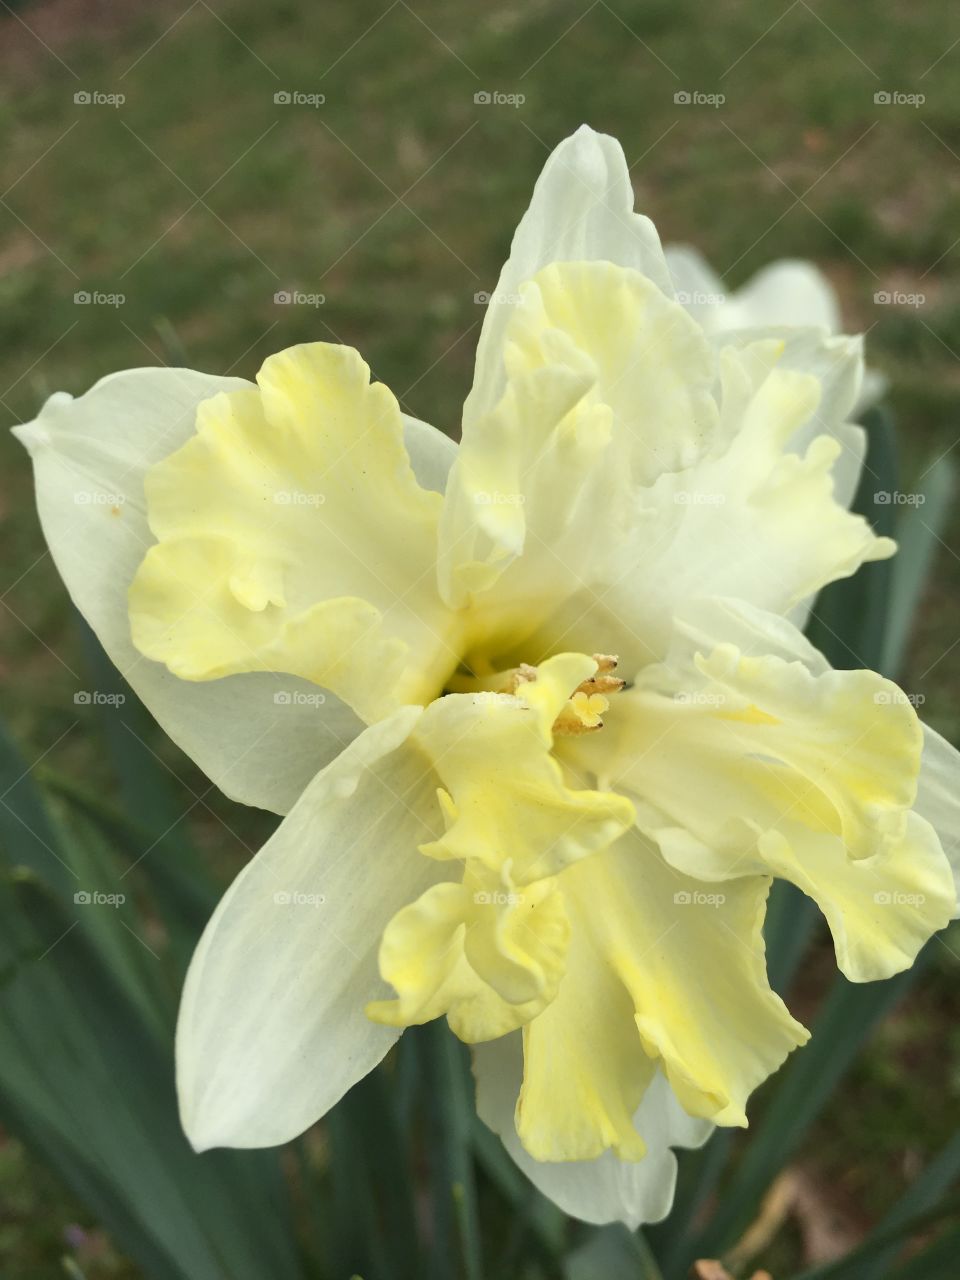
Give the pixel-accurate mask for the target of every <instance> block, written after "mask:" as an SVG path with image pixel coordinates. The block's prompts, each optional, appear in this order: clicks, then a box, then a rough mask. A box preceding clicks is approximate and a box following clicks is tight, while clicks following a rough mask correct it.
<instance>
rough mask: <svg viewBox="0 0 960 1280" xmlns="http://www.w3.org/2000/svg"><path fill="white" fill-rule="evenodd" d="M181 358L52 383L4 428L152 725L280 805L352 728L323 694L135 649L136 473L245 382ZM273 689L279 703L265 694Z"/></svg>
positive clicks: (51, 536) (139, 489) (78, 589)
mask: <svg viewBox="0 0 960 1280" xmlns="http://www.w3.org/2000/svg"><path fill="white" fill-rule="evenodd" d="M246 385H247V384H246V383H244V382H243V381H242V380H241V379H239V378H217V377H213V376H212V375H208V374H203V373H195V372H193V371H191V370H188V369H130V370H127V371H126V372H124V373H116V374H113V375H111V376H110V377H108V378H104V379H103V380H102V381H100V382H98V383H97V384H96V386H94V387H93V388H92V389H91V390H90V391H88V392H87V393H86V395H83V396H81V397H79V398H78V399H76V400H74V399H73V398H72V397H71V396H67V395H65V394H63V393H58V394H56V395H54V396H51V398H50V399H49V400H48V401H47V403H46V404H45V405H44V407H43V409H42V410H41V412H40V416H39V417H38V418H37V419H36V421H34V422H32V423H29V424H28V425H26V426H24V427H20V428H18V429H17V430H16V434H17V436H18V437H19V438H20V440H21V441H22V442H23V444H24V445H25V446H26V447H27V449H28V450H29V451H30V453H31V455H32V457H33V465H34V472H35V479H36V490H37V507H38V510H39V513H40V520H41V523H42V525H43V531H44V534H45V536H46V539H47V545H48V546H49V548H50V553H51V555H52V556H53V560H54V563H55V564H56V566H57V569H58V570H59V572H60V576H61V577H62V578H63V580H64V582H65V583H66V586H67V589H68V591H69V592H70V595H71V597H72V599H73V602H74V604H75V605H76V606H77V608H78V609H79V610H80V612H81V613H82V614H83V616H84V617H85V618H86V620H87V622H88V623H89V624H90V626H91V627H92V628H93V630H94V631H95V632H96V634H97V636H98V638H99V640H100V643H101V644H102V645H103V647H104V649H106V651H107V653H108V655H109V656H110V658H111V660H112V661H113V662H114V663H115V664H116V666H117V667H118V668H119V669H120V672H121V673H122V674H123V675H124V676H125V677H126V679H127V680H128V681H129V682H130V684H131V685H132V686H133V688H134V690H135V691H136V693H137V694H138V695H139V697H140V698H142V699H143V701H144V702H145V703H146V705H147V707H148V709H149V710H150V711H151V712H152V714H153V715H154V716H155V717H156V718H157V720H158V721H159V722H160V724H161V726H162V727H163V728H164V729H165V730H166V732H167V733H168V734H169V735H170V737H171V738H173V740H174V742H176V743H177V744H178V746H180V747H181V748H182V749H183V750H184V751H185V752H186V753H187V755H189V756H191V757H192V758H193V759H194V760H195V761H196V763H197V764H198V765H199V766H200V768H201V769H203V771H204V772H205V773H206V774H207V776H208V777H209V778H211V779H212V781H213V782H215V783H216V784H217V786H218V787H220V789H221V790H222V791H224V792H226V794H227V795H229V796H231V797H232V798H234V799H236V800H240V801H242V802H243V803H245V804H253V805H259V806H260V807H262V808H265V809H273V810H274V811H276V812H278V813H284V812H286V810H287V809H288V808H289V807H290V806H291V805H292V804H293V803H294V801H295V800H296V798H297V796H298V795H299V794H300V792H301V791H302V790H303V788H304V787H305V786H306V784H307V783H308V782H309V781H310V779H311V778H312V777H313V775H314V774H315V773H316V772H317V770H318V769H319V768H321V767H322V766H323V765H324V764H325V763H326V762H327V761H328V760H330V759H332V758H333V757H334V756H335V755H336V754H337V752H338V751H340V750H341V749H342V748H343V747H344V746H346V744H347V743H348V742H349V741H350V740H351V739H352V738H353V737H354V736H355V735H356V733H358V732H359V730H360V728H361V724H360V721H359V720H358V719H357V717H356V716H355V715H354V714H353V712H352V711H350V710H349V709H348V708H347V707H345V706H343V704H342V703H340V702H338V700H337V699H336V698H334V697H333V696H331V695H326V696H325V700H324V701H323V702H322V703H318V701H317V689H316V687H315V686H314V685H311V684H308V683H307V682H306V681H303V680H298V679H295V678H293V677H290V676H282V677H278V676H274V675H271V674H255V675H240V676H230V677H228V678H227V679H224V680H216V681H211V682H209V683H206V684H196V683H189V684H188V683H186V682H185V681H182V680H179V679H177V677H176V676H173V675H171V673H170V672H169V671H168V670H167V669H166V668H165V667H164V666H162V665H160V664H159V663H156V662H151V661H150V660H149V659H147V658H144V657H143V656H142V655H141V654H140V653H138V652H137V651H136V649H134V647H133V643H132V641H131V639H130V624H129V620H128V617H127V588H128V586H129V585H130V582H131V580H132V579H133V576H134V573H135V572H136V569H137V567H138V565H139V564H140V561H141V560H142V559H143V556H144V554H145V553H146V551H147V548H148V547H149V546H150V545H151V543H152V542H153V537H152V535H151V533H150V530H149V528H148V526H147V520H146V513H145V502H144V496H143V477H144V472H145V471H146V469H147V468H148V467H150V466H151V465H152V464H153V463H155V462H157V461H159V460H160V459H161V458H163V457H165V456H166V455H167V454H169V453H172V452H173V451H174V450H175V449H177V448H179V446H180V445H182V444H183V442H184V441H185V440H186V439H187V438H188V437H189V436H190V434H191V433H192V431H193V427H194V418H195V414H196V407H197V405H198V404H199V402H200V401H201V400H205V399H207V398H209V397H210V396H213V395H216V394H217V393H218V392H220V391H233V390H237V389H239V388H241V387H244V386H246ZM278 697H279V698H280V701H279V702H278V701H277V700H276V699H277V698H278Z"/></svg>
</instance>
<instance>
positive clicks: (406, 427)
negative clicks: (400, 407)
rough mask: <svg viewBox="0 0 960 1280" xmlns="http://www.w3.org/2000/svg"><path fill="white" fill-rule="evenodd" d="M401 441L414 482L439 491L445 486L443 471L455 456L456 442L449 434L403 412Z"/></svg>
mask: <svg viewBox="0 0 960 1280" xmlns="http://www.w3.org/2000/svg"><path fill="white" fill-rule="evenodd" d="M403 443H404V445H405V446H406V450H407V453H408V454H409V455H410V465H411V466H412V467H413V474H414V475H415V476H416V477H417V483H418V484H422V485H423V487H424V488H425V489H436V491H437V493H443V492H444V490H445V489H446V487H447V472H448V471H449V470H450V468H451V467H452V466H453V463H454V460H455V459H456V456H457V444H456V441H455V440H451V439H450V437H449V436H447V435H444V433H443V432H442V431H438V430H437V428H436V427H431V426H430V424H429V423H427V422H421V421H420V419H419V418H411V417H410V415H409V414H406V413H405V414H404V415H403Z"/></svg>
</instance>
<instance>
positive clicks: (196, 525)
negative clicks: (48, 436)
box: [129, 343, 461, 719]
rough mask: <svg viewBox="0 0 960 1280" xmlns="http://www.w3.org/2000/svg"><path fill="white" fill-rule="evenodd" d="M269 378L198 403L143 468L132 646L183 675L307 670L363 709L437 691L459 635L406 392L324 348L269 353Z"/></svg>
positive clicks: (436, 502)
mask: <svg viewBox="0 0 960 1280" xmlns="http://www.w3.org/2000/svg"><path fill="white" fill-rule="evenodd" d="M258 383H259V386H258V387H257V388H253V387H251V388H247V389H244V390H240V391H235V392H230V393H227V394H222V395H218V396H215V397H214V398H213V399H212V400H208V401H205V402H204V403H203V404H201V406H200V408H199V411H198V415H197V431H196V434H195V435H194V436H192V437H191V439H190V440H188V442H187V443H186V444H185V445H183V446H182V447H181V448H180V449H178V450H177V451H176V452H175V453H173V454H172V455H170V456H169V457H167V458H165V459H164V460H163V461H161V462H159V463H157V464H156V465H155V466H154V467H153V468H152V469H151V471H150V472H149V473H148V475H147V479H146V493H147V500H148V514H149V520H150V527H151V529H152V531H153V533H154V535H155V536H156V537H157V539H158V541H157V543H156V545H155V546H153V547H152V548H151V549H150V551H149V552H148V553H147V556H146V558H145V560H144V561H143V564H142V565H141V567H140V569H139V571H138V573H137V575H136V578H135V579H134V582H133V584H132V586H131V588H130V597H129V600H130V622H131V628H132V632H133V638H134V643H135V644H136V645H137V647H138V648H139V649H140V651H141V652H142V653H144V654H145V655H146V656H147V657H150V658H153V659H155V660H156V661H159V662H163V663H165V664H166V665H167V666H168V667H169V668H170V670H171V671H172V672H173V673H174V674H175V675H177V676H180V677H181V678H182V679H186V680H212V679H216V678H218V677H220V676H225V675H230V674H233V673H236V672H243V671H281V672H289V673H290V674H292V675H298V676H302V677H305V678H306V679H308V680H311V681H313V682H315V683H317V684H321V685H324V686H325V687H326V688H329V689H331V690H332V691H333V692H335V693H337V694H339V695H340V696H341V697H342V698H343V699H344V700H345V701H346V702H348V703H349V704H350V705H351V706H352V707H353V708H354V709H355V710H356V711H357V712H358V713H359V714H360V715H361V716H363V717H364V718H366V719H375V718H378V717H379V716H381V715H384V714H386V713H387V712H389V711H390V710H392V709H393V708H394V707H395V706H398V705H400V704H401V703H403V702H414V701H426V700H429V698H431V697H434V696H436V695H437V694H438V693H439V692H440V690H441V688H442V686H443V682H444V679H445V677H446V675H447V673H448V672H449V671H451V670H452V669H453V668H454V667H455V666H456V664H457V662H458V660H459V658H460V656H461V645H460V641H459V637H458V636H457V635H456V634H455V633H456V628H457V625H458V624H457V622H456V621H455V620H454V619H452V618H451V616H450V615H449V614H448V612H447V611H446V610H445V608H444V606H443V605H442V604H441V602H440V599H439V596H438V595H437V592H436V586H435V574H434V565H435V561H436V529H437V522H438V519H439V512H440V507H441V505H442V499H441V497H440V495H439V494H437V493H434V492H432V491H429V490H426V489H422V488H420V486H419V485H418V484H417V481H416V480H415V478H414V476H413V472H412V470H411V468H410V462H409V458H408V456H407V453H406V450H405V448H404V445H403V438H402V431H403V424H402V418H401V415H400V409H399V407H398V405H397V403H396V400H395V399H394V398H393V396H392V395H391V393H390V392H389V391H388V390H387V388H386V387H384V386H383V385H382V384H379V383H373V384H371V382H370V371H369V369H368V368H367V366H366V365H365V364H364V363H363V361H362V360H361V359H360V357H359V355H358V354H357V353H356V352H355V351H353V350H352V349H351V348H349V347H339V346H333V345H331V344H327V343H315V344H312V345H308V346H301V347H293V348H291V349H290V350H289V351H284V352H281V353H280V354H279V355H275V356H271V357H270V359H268V360H267V361H266V362H265V363H264V365H263V368H262V369H261V371H260V374H259V378H258Z"/></svg>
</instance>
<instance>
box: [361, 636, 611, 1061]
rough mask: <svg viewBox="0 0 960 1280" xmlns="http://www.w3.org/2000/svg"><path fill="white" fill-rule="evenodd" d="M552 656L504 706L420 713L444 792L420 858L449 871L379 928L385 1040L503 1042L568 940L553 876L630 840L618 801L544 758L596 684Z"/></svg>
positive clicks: (439, 704)
mask: <svg viewBox="0 0 960 1280" xmlns="http://www.w3.org/2000/svg"><path fill="white" fill-rule="evenodd" d="M598 669H599V664H598V662H597V660H596V659H595V658H588V657H586V656H585V655H583V654H560V655H558V656H557V657H555V658H551V659H550V660H549V661H547V662H545V663H543V664H542V666H541V667H540V668H539V669H537V670H536V671H533V670H532V669H531V670H527V671H525V672H524V673H523V679H522V680H521V681H519V682H518V683H517V688H516V692H515V693H513V694H508V693H503V692H497V691H492V690H491V691H484V692H480V693H476V694H466V693H462V694H450V695H448V696H447V697H444V698H441V699H439V700H438V701H436V702H434V703H432V704H431V706H429V707H427V708H426V710H425V711H424V712H423V715H422V716H421V719H420V721H419V722H418V728H417V733H416V735H415V741H416V743H417V744H418V746H419V747H420V749H421V750H422V751H423V754H424V757H425V761H426V762H427V763H428V764H429V765H432V767H433V768H434V769H435V770H436V773H437V775H438V776H439V778H440V779H441V781H442V783H443V787H442V788H441V789H440V791H439V804H440V809H441V812H442V814H443V817H444V819H445V821H446V824H447V830H446V833H445V834H444V835H443V836H441V837H440V838H439V839H437V840H434V841H431V842H429V843H427V844H424V845H421V851H422V852H423V853H425V854H427V855H429V856H430V857H433V858H437V859H440V860H441V861H446V862H449V863H451V864H453V866H454V867H456V866H457V864H459V868H460V869H461V870H460V874H461V875H462V877H463V878H462V881H460V882H457V883H448V884H443V885H439V886H436V887H435V888H433V889H430V890H428V891H427V893H425V894H424V895H423V896H422V897H421V898H420V899H419V900H418V901H417V902H415V903H412V904H411V905H410V906H408V907H406V908H404V909H403V910H402V911H400V912H398V914H397V915H396V916H395V917H394V919H393V920H392V921H391V923H390V924H389V926H388V927H387V930H386V932H385V933H384V937H383V944H382V946H381V950H380V972H381V974H382V976H383V978H384V979H385V980H386V981H388V982H390V983H391V984H392V985H393V987H394V988H395V989H396V991H397V994H398V999H397V1000H393V1001H381V1002H379V1003H377V1004H375V1005H372V1006H370V1007H369V1008H368V1013H369V1015H370V1017H372V1018H374V1019H376V1020H378V1021H382V1022H388V1023H390V1024H391V1025H394V1026H403V1025H408V1024H411V1023H419V1022H426V1021H428V1020H430V1019H432V1018H436V1017H440V1016H442V1015H444V1014H445V1015H446V1016H447V1017H448V1019H449V1022H450V1025H451V1027H452V1028H453V1030H454V1031H455V1032H456V1034H457V1035H458V1036H460V1037H461V1039H463V1040H466V1041H469V1042H471V1043H472V1042H476V1041H480V1040H488V1039H492V1038H494V1037H495V1036H499V1035H504V1034H505V1033H506V1032H507V1031H509V1030H513V1029H515V1028H517V1027H520V1026H522V1025H524V1024H525V1023H527V1022H529V1021H530V1020H531V1018H534V1017H536V1016H537V1015H538V1014H539V1013H541V1012H542V1011H543V1010H544V1009H545V1008H547V1007H548V1006H549V1004H550V1002H551V1001H552V1000H554V998H555V997H556V994H557V990H558V987H559V984H560V981H561V978H562V977H563V974H564V969H565V957H566V948H567V940H568V933H569V927H568V923H567V915H566V908H565V901H564V896H563V894H562V893H561V892H560V889H559V880H558V878H557V873H558V872H560V871H562V870H563V868H565V867H568V866H570V865H571V864H572V863H574V862H576V861H578V860H580V859H584V858H588V857H589V856H591V855H594V854H596V853H597V851H598V850H600V849H603V848H605V847H606V846H607V845H609V844H610V842H611V841H612V840H615V839H616V838H617V837H618V836H619V835H621V834H622V833H623V832H624V831H625V830H627V829H628V828H629V826H630V825H631V823H632V821H633V806H632V805H631V803H630V801H629V800H627V799H625V798H624V797H622V796H617V795H613V794H611V793H608V792H598V791H591V790H589V789H586V788H574V787H571V786H569V785H568V784H567V782H566V781H565V779H564V776H563V772H562V770H561V768H560V765H559V764H558V763H557V761H556V760H555V759H554V758H553V756H552V754H551V749H552V746H553V732H552V729H553V725H554V723H555V722H556V721H557V720H558V718H559V717H560V715H561V713H562V712H563V711H564V710H565V708H567V707H568V706H569V705H570V699H571V695H572V694H574V693H575V691H576V690H577V688H578V686H579V685H580V684H582V683H583V682H584V681H585V680H590V679H591V678H592V677H593V676H594V675H595V674H596V673H597V671H598Z"/></svg>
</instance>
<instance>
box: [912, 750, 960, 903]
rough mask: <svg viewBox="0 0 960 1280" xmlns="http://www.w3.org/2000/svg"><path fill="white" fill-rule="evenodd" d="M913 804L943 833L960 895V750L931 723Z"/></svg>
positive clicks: (923, 816)
mask: <svg viewBox="0 0 960 1280" xmlns="http://www.w3.org/2000/svg"><path fill="white" fill-rule="evenodd" d="M914 808H915V809H916V811H917V813H919V814H920V816H921V818H926V820H927V821H928V822H929V823H930V825H931V826H932V827H933V829H934V831H936V833H937V835H938V836H939V837H940V843H941V844H942V845H943V852H944V853H945V854H946V855H947V860H948V862H949V863H950V865H951V867H952V868H953V875H954V879H955V880H956V883H957V894H958V896H960V751H957V749H956V747H953V746H951V745H950V743H949V742H948V741H947V740H946V738H943V737H941V736H940V734H939V733H937V731H936V730H935V729H931V728H930V726H929V725H924V726H923V756H922V757H921V760H920V778H919V782H918V786H917V799H916V804H915V805H914Z"/></svg>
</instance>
